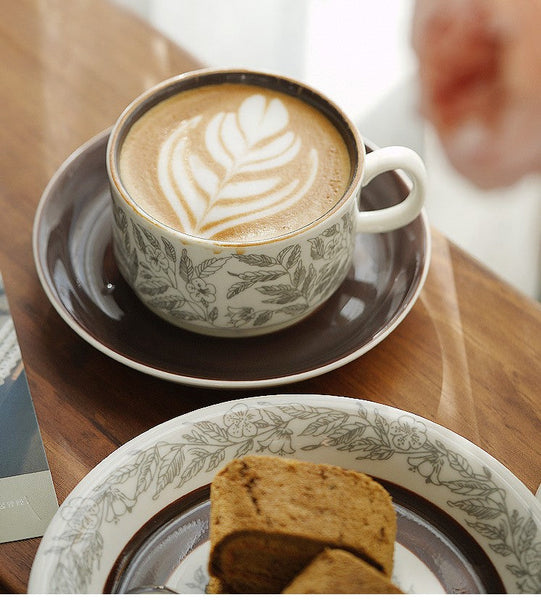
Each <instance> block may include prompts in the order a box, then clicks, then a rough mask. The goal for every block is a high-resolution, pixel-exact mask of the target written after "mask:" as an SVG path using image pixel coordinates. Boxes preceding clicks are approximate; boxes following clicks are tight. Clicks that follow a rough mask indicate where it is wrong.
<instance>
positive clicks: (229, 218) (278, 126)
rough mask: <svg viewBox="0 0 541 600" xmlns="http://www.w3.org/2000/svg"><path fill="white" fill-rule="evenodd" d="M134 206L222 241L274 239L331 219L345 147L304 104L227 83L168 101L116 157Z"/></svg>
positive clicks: (346, 175)
mask: <svg viewBox="0 0 541 600" xmlns="http://www.w3.org/2000/svg"><path fill="white" fill-rule="evenodd" d="M119 170H120V176H121V179H122V182H123V185H124V187H125V188H126V190H127V192H128V194H129V195H130V197H131V198H132V200H133V201H134V202H135V203H136V204H137V205H139V207H140V208H141V209H143V210H144V211H145V212H146V213H148V214H149V215H151V216H153V217H154V218H155V219H156V220H157V221H160V222H161V223H163V224H165V225H167V226H169V227H171V228H173V229H176V230H178V231H181V232H184V233H187V234H190V235H193V236H197V237H202V238H208V239H215V240H221V241H239V242H243V241H253V240H266V239H271V238H275V237H278V236H281V235H284V234H287V233H289V232H292V231H295V230H297V229H299V228H301V227H303V226H305V225H308V224H310V223H312V222H313V221H315V220H316V219H318V218H319V217H321V216H322V215H324V214H325V213H327V212H328V211H329V210H330V209H331V208H332V207H333V206H335V205H336V204H337V203H338V202H339V200H340V199H341V197H342V195H343V193H344V192H345V190H346V189H347V188H348V186H349V182H350V177H351V166H350V159H349V154H348V149H347V147H346V144H345V142H344V140H343V138H342V136H341V135H340V133H339V132H338V130H337V129H336V128H335V127H334V125H333V124H332V123H331V122H330V121H329V120H328V119H327V117H326V116H325V115H323V114H322V113H321V112H320V111H319V110H317V109H316V108H314V107H313V106H311V105H310V104H308V103H307V102H305V101H303V100H301V99H299V98H296V97H293V96H290V95H288V94H285V93H281V92H278V91H274V90H272V89H268V88H264V87H259V86H256V85H247V84H243V83H221V84H216V85H205V86H202V87H199V88H197V89H189V90H185V91H182V92H180V93H177V94H176V95H174V96H171V97H170V98H167V99H166V100H162V101H161V102H159V103H158V104H156V105H155V106H153V107H152V108H150V109H149V110H148V111H147V112H145V113H144V114H143V115H142V116H141V117H140V118H139V119H138V120H137V121H136V122H135V123H134V124H133V125H132V126H131V128H130V129H129V131H128V133H127V135H126V138H125V140H124V142H123V143H122V146H121V150H120V157H119Z"/></svg>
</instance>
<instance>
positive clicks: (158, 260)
mask: <svg viewBox="0 0 541 600" xmlns="http://www.w3.org/2000/svg"><path fill="white" fill-rule="evenodd" d="M114 217H115V223H116V226H117V231H116V232H115V235H116V244H117V249H120V251H121V252H122V254H123V256H122V259H121V262H122V264H123V266H124V272H125V275H126V277H127V278H128V280H129V281H130V282H131V284H132V286H134V287H136V288H137V289H138V290H139V293H140V294H141V295H142V296H144V298H145V300H146V302H147V304H148V305H149V306H150V307H152V308H153V309H154V310H155V311H157V312H158V313H160V314H162V315H164V316H166V318H168V319H169V320H171V321H173V322H177V323H180V324H182V323H190V322H191V323H204V324H205V325H206V326H210V327H220V328H223V327H225V328H231V329H238V328H244V327H255V328H257V327H262V326H264V325H268V324H270V323H271V322H277V321H278V320H280V321H286V320H290V319H296V318H298V317H300V316H301V315H302V314H303V313H306V312H307V311H309V310H310V309H311V308H312V307H313V306H314V305H315V304H317V302H318V301H319V300H320V299H321V298H325V297H327V296H328V295H330V294H331V293H332V291H334V289H335V288H336V287H338V284H339V283H340V281H341V280H342V279H343V278H344V276H345V273H346V270H347V268H348V266H349V262H350V257H351V251H350V250H351V245H352V243H353V234H354V227H353V221H352V219H351V216H350V215H349V214H348V215H344V216H343V217H342V219H341V220H340V221H339V222H338V223H335V224H333V225H330V226H329V227H327V228H326V229H325V230H324V231H323V232H322V233H321V234H320V235H318V236H315V237H314V238H311V239H309V240H308V241H309V244H310V257H309V259H308V258H303V255H302V249H301V245H300V244H298V243H297V244H295V243H294V244H291V245H289V246H287V247H285V248H283V249H282V250H281V251H280V252H279V253H278V254H277V255H276V256H271V255H267V254H256V253H247V254H227V255H225V256H214V257H212V258H209V259H206V260H204V261H202V262H197V261H196V260H194V259H193V258H192V256H191V255H190V252H189V251H188V250H187V249H186V248H183V249H182V250H180V252H178V251H177V249H176V248H175V246H174V245H173V244H172V243H171V242H170V241H169V240H168V239H167V238H166V237H164V236H160V238H158V237H157V236H156V235H154V234H153V233H152V232H151V231H150V230H149V229H147V228H145V227H142V226H141V225H139V224H137V223H136V222H135V221H133V220H132V219H128V217H127V216H126V214H125V212H124V210H123V209H122V208H120V207H118V206H116V205H115V207H114ZM130 233H131V235H130ZM132 240H133V241H132ZM218 277H227V278H228V280H229V283H228V285H227V293H226V298H227V300H229V301H231V302H230V305H229V306H227V312H225V313H224V314H223V315H221V314H220V310H219V308H218V305H217V303H216V298H217V294H218V292H217V288H218V287H219V284H218V283H217V282H216V281H214V279H215V278H218ZM251 289H254V290H256V291H257V299H256V300H254V297H253V296H252V297H251V298H250V297H248V296H246V295H245V292H247V290H251ZM243 294H244V297H243ZM241 297H243V300H242V301H241Z"/></svg>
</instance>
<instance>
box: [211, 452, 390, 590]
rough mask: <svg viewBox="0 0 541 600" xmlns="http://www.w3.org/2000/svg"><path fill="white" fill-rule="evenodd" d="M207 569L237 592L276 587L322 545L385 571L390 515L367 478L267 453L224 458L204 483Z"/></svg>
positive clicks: (385, 498)
mask: <svg viewBox="0 0 541 600" xmlns="http://www.w3.org/2000/svg"><path fill="white" fill-rule="evenodd" d="M210 498H211V513H210V542H211V551H210V561H209V571H210V574H211V575H212V576H214V577H217V578H219V579H220V580H221V581H222V582H223V583H224V584H225V585H226V586H227V587H228V588H230V589H232V590H233V591H235V592H239V593H279V592H281V591H282V589H283V588H284V587H285V586H286V585H287V584H288V583H289V582H290V581H291V580H292V579H293V578H294V577H295V576H296V575H297V574H298V573H299V572H300V571H301V570H302V569H303V568H304V567H305V566H307V565H308V563H309V562H310V561H311V560H312V559H313V558H314V557H315V556H316V555H317V554H319V553H320V552H321V551H323V550H324V549H325V548H327V547H329V548H342V549H344V550H347V551H349V552H350V553H352V554H354V555H356V556H358V557H360V558H362V559H363V560H365V561H367V562H368V563H370V564H371V565H373V566H374V567H375V568H376V569H377V570H379V571H381V572H382V573H384V574H385V575H387V576H390V574H391V573H392V567H393V551H394V540H395V536H396V515H395V511H394V508H393V506H392V502H391V497H390V496H389V494H388V493H387V491H386V490H385V489H384V488H383V487H382V486H381V485H380V484H379V483H377V482H375V481H374V480H373V479H372V478H371V477H369V476H368V475H365V474H363V473H358V472H356V471H351V470H346V469H342V468H340V467H337V466H333V465H318V464H314V463H310V462H304V461H299V460H293V459H285V458H277V457H270V456H246V457H243V458H239V459H236V460H234V461H232V462H230V463H229V464H228V465H227V466H226V467H224V469H222V470H221V471H220V472H219V473H218V474H217V475H216V476H215V478H214V480H213V482H212V485H211V496H210Z"/></svg>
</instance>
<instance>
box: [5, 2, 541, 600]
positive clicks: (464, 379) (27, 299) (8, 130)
mask: <svg viewBox="0 0 541 600" xmlns="http://www.w3.org/2000/svg"><path fill="white" fill-rule="evenodd" d="M2 8H3V11H2V19H1V22H0V56H2V64H3V69H2V75H1V76H0V81H1V85H0V95H1V102H0V131H1V132H2V144H1V147H0V271H1V272H2V273H3V276H4V282H5V286H6V290H7V293H8V297H9V300H10V304H11V308H12V313H13V318H14V322H15V326H16V330H17V334H18V337H19V342H20V345H21V350H22V355H23V359H24V363H25V366H26V370H27V376H28V381H29V385H30V390H31V393H32V396H33V399H34V403H35V408H36V413H37V417H38V421H39V424H40V428H41V433H42V437H43V441H44V444H45V449H46V453H47V457H48V460H49V463H50V468H51V472H52V477H53V481H54V484H55V487H56V491H57V495H58V500H59V502H62V501H63V500H64V499H65V498H66V496H67V495H68V493H69V492H70V491H71V490H72V489H73V488H74V486H75V485H76V484H77V483H78V482H79V481H80V480H81V479H82V478H83V477H84V476H85V475H86V474H87V473H88V472H89V471H90V470H91V469H92V468H93V467H94V466H95V465H96V464H97V463H98V462H99V461H101V460H102V459H103V458H105V457H106V456H107V455H108V454H110V453H111V452H112V451H113V450H115V449H116V448H118V447H119V446H120V445H122V444H124V443H125V442H127V441H128V440H130V439H131V438H133V437H135V436H137V435H138V434H140V433H141V432H143V431H145V430H147V429H148V428H150V427H152V426H154V425H156V424H158V423H161V422H163V421H166V420H168V419H170V418H172V417H175V416H177V415H179V414H182V413H185V412H187V411H190V410H193V409H196V408H199V407H202V406H207V405H209V404H213V403H217V402H222V401H225V400H230V399H233V398H237V397H239V398H240V397H243V396H252V395H257V394H258V393H280V392H288V393H324V394H325V393H328V394H336V395H345V396H352V397H358V398H366V399H370V400H374V401H377V402H381V403H384V404H389V405H392V406H396V407H399V408H401V409H404V410H407V411H412V412H414V413H417V414H419V415H421V416H423V417H426V418H428V419H431V420H434V421H436V422H438V423H440V424H442V425H444V426H445V427H448V428H449V429H451V430H453V431H455V432H458V433H460V434H462V435H464V436H465V437H467V438H469V439H470V440H471V441H473V442H474V443H476V444H478V445H479V446H480V447H481V448H483V449H485V450H486V451H488V452H489V453H490V454H492V455H493V456H494V457H496V458H497V459H498V460H500V461H501V462H502V463H503V464H504V465H505V466H506V467H508V468H509V469H510V470H511V471H512V472H513V473H515V474H516V475H517V477H519V478H520V479H521V480H522V481H523V482H524V483H525V484H526V485H527V486H528V487H529V488H530V489H531V490H532V491H535V490H536V489H537V486H538V485H539V483H540V478H541V454H540V451H541V447H540V446H541V445H540V444H539V432H540V431H541V396H540V387H541V386H540V384H541V310H540V307H539V305H538V304H536V303H535V302H533V301H532V300H530V299H528V298H526V297H524V296H522V295H521V294H519V293H517V292H516V291H515V290H514V289H512V288H511V287H510V286H508V285H506V284H505V283H503V282H502V281H500V280H499V279H497V278H496V277H495V276H494V275H492V274H491V273H490V272H488V271H487V270H486V269H484V268H483V267H482V266H480V265H479V264H478V263H476V262H475V261H474V260H473V259H472V258H471V257H470V256H468V255H467V254H465V253H464V252H462V251H461V250H459V249H458V248H456V247H455V246H453V245H452V244H451V243H449V242H448V241H447V240H446V239H445V238H444V237H443V236H442V235H441V234H439V233H438V232H437V231H433V254H432V264H431V270H430V273H429V276H428V280H427V282H426V285H425V287H424V290H423V292H422V294H421V296H420V299H419V301H418V302H417V304H416V305H415V307H414V308H413V310H412V311H411V313H410V314H409V315H408V316H407V318H406V319H405V320H404V322H403V323H402V324H401V325H400V326H399V327H398V328H397V329H396V330H395V331H394V332H393V333H392V334H391V335H390V336H389V337H388V338H386V339H385V340H384V341H383V342H382V343H381V344H379V345H378V346H377V347H376V348H374V349H373V350H371V351H370V352H368V353H367V354H365V355H364V356H362V357H361V358H358V359H357V360H355V361H353V362H351V363H350V364H348V365H346V366H344V367H342V368H340V369H338V370H336V371H333V372H331V373H328V374H325V375H322V376H320V377H318V378H315V379H312V380H308V381H304V382H299V383H295V384H290V385H288V386H282V387H279V388H273V389H270V390H269V389H266V390H263V391H262V390H257V389H256V390H248V391H246V390H244V391H235V390H229V391H222V390H208V389H197V388H190V387H183V386H181V385H178V384H175V383H171V382H167V381H164V380H161V379H156V378H153V377H151V376H148V375H145V374H142V373H140V372H138V371H134V370H132V369H130V368H128V367H126V366H123V365H121V364H119V363H118V362H116V361H114V360H112V359H110V358H108V357H106V356H105V355H104V354H102V353H100V352H99V351H98V350H96V349H94V348H93V347H91V346H90V345H89V344H88V343H86V342H85V341H83V340H82V339H81V338H80V337H78V336H77V335H76V334H75V333H74V332H73V331H72V330H71V329H70V328H69V327H68V326H67V325H66V324H65V323H64V321H63V320H62V319H61V318H60V317H59V316H58V315H57V313H56V311H55V310H54V308H53V307H52V306H51V304H50V303H49V301H48V300H47V297H46V295H45V293H44V291H43V290H42V288H41V285H40V283H39V280H38V277H37V274H36V270H35V267H34V262H33V256H32V243H31V235H32V223H33V217H34V212H35V209H36V206H37V204H38V201H39V198H40V195H41V193H42V191H43V188H44V187H45V185H46V184H47V181H48V180H49V178H50V177H51V176H52V175H53V173H54V172H55V170H56V169H57V168H58V167H59V165H60V164H61V162H62V161H63V160H64V159H65V158H66V157H67V156H68V155H69V154H70V153H71V152H72V151H73V150H74V149H75V148H77V147H78V146H79V145H80V144H81V143H83V142H84V141H86V140H87V139H88V138H90V137H91V136H93V135H94V134H96V133H97V132H99V131H101V130H103V129H105V128H107V127H108V126H109V125H110V124H112V122H113V121H114V120H115V118H116V117H117V115H118V114H119V112H120V111H121V109H122V108H123V107H124V106H125V105H126V104H127V103H128V102H129V101H130V100H131V99H132V98H133V97H135V96H136V95H137V94H138V93H140V92H141V91H142V90H144V89H145V88H147V87H149V86H150V85H152V84H154V83H156V82H158V81H160V80H162V79H165V78H167V77H169V76H171V75H174V74H176V73H179V72H183V71H186V70H190V69H192V68H194V67H196V66H199V65H197V62H196V61H195V60H194V59H193V58H192V57H191V56H189V55H187V54H186V53H185V52H184V51H182V50H181V49H179V48H178V47H177V46H175V45H174V44H172V43H170V42H169V41H167V40H166V39H164V37H162V36H161V35H160V34H158V33H157V32H156V31H154V30H152V29H151V28H150V27H149V26H147V25H146V24H144V23H142V22H141V21H139V20H138V19H137V18H135V17H133V16H132V15H131V14H129V13H126V12H124V11H123V10H121V9H119V8H117V7H116V6H113V5H110V4H108V3H107V2H106V1H105V0H70V1H69V2H67V1H65V0H45V1H43V0H41V1H40V0H17V2H4V3H3V6H2ZM39 541H40V540H39V539H32V540H26V541H20V542H13V543H7V544H3V545H1V546H0V592H24V591H26V588H27V583H28V577H29V572H30V568H31V565H32V561H33V558H34V555H35V553H36V550H37V548H38V544H39Z"/></svg>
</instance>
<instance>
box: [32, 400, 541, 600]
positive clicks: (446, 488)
mask: <svg viewBox="0 0 541 600" xmlns="http://www.w3.org/2000/svg"><path fill="white" fill-rule="evenodd" d="M250 453H262V454H282V455H285V456H290V457H295V458H299V459H303V460H310V461H314V462H325V463H332V464H337V465H340V466H343V467H345V468H352V469H357V470H360V471H364V472H366V473H369V474H370V475H372V476H374V477H376V478H378V479H379V480H380V481H382V483H383V484H384V485H385V486H386V487H388V489H389V491H390V492H391V494H392V495H393V500H394V504H395V508H396V511H397V516H398V534H397V544H396V552H395V569H394V574H393V579H394V580H395V582H396V583H397V584H398V585H400V586H401V587H402V589H403V590H404V591H406V592H417V593H423V592H444V591H445V592H470V593H476V592H512V593H519V592H530V593H534V592H538V593H539V592H541V578H540V565H541V507H540V505H539V503H538V502H537V501H536V499H535V497H534V496H533V494H531V493H530V492H529V490H528V489H527V488H526V487H525V486H524V485H523V484H522V483H521V482H520V481H519V480H518V479H517V478H516V477H515V476H513V475H512V474H511V473H510V472H509V471H508V470H507V469H506V468H505V467H504V466H503V465H501V464H500V463H499V462H498V461H496V460H495V459H494V458H492V457H491V456H489V455H488V454H487V453H486V452H484V451H483V450H481V449H480V448H478V447H477V446H475V445H474V444H472V443H471V442H469V441H467V440H466V439H464V438H462V437H460V436H458V435H456V434H454V433H452V432H450V431H449V430H447V429H445V428H443V427H441V426H439V425H436V424H434V423H432V422H430V421H427V420H425V419H422V418H420V417H418V416H415V415H413V414H411V413H405V412H403V411H400V410H397V409H395V408H391V407H387V406H384V405H380V404H375V403H372V402H368V401H365V400H355V399H350V398H340V397H335V396H314V395H274V396H262V397H256V398H246V399H242V400H237V401H232V402H227V403H224V404H219V405H215V406H211V407H208V408H204V409H201V410H197V411H194V412H192V413H189V414H187V415H184V416H181V417H178V418H176V419H173V420H171V421H168V422H166V423H163V424H162V425H159V426H157V427H155V428H153V429H151V430H149V431H147V432H146V433H143V434H142V435H140V436H138V437H137V438H135V439H133V440H132V441H130V442H128V443H127V444H125V445H124V446H122V447H121V448H119V449H118V450H117V451H115V452H114V453H112V454H111V455H110V456H109V457H108V458H107V459H105V460H104V461H103V462H101V463H100V464H99V465H98V466H97V467H95V468H94V469H93V470H92V471H91V472H90V473H89V474H88V475H87V476H86V477H85V478H84V479H83V480H82V481H81V483H80V484H79V485H78V486H77V487H76V488H75V489H74V490H73V492H72V493H71V494H70V495H69V496H68V498H67V499H66V501H65V502H64V503H63V504H62V506H61V507H60V509H59V511H58V513H57V514H56V515H55V517H54V519H53V520H52V522H51V524H50V526H49V528H48V530H47V532H46V533H45V536H44V537H43V540H42V542H41V545H40V547H39V549H38V552H37V555H36V558H35V561H34V565H33V567H32V571H31V576H30V582H29V590H28V591H29V592H30V593H83V592H95V593H101V592H111V591H112V592H115V591H118V592H125V591H128V590H130V589H133V588H135V587H138V586H141V585H149V584H156V585H164V584H166V585H168V586H170V587H172V588H174V589H176V590H177V591H179V592H190V593H194V592H203V591H204V588H205V585H206V581H207V573H206V560H207V555H208V554H207V553H208V542H207V534H208V508H209V507H208V485H209V483H210V482H211V480H212V478H213V475H214V473H215V472H216V471H217V470H218V469H220V468H221V467H222V466H223V465H224V464H225V463H226V462H228V461H229V460H231V459H233V458H234V457H236V456H241V455H245V454H250Z"/></svg>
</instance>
